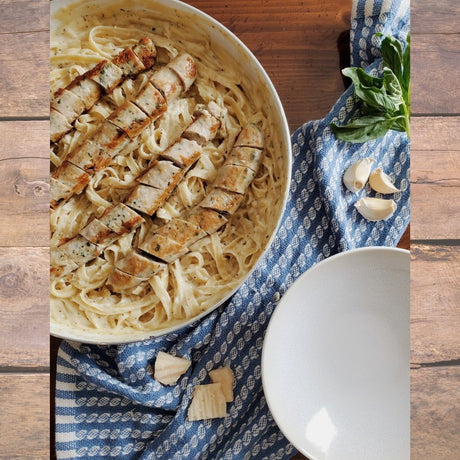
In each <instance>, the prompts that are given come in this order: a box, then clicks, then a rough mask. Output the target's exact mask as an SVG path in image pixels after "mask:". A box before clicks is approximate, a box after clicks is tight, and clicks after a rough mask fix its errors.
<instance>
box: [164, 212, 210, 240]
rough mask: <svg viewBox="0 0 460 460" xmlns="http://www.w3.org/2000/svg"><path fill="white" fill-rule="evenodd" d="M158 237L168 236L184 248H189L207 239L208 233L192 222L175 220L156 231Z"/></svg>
mask: <svg viewBox="0 0 460 460" xmlns="http://www.w3.org/2000/svg"><path fill="white" fill-rule="evenodd" d="M155 233H156V234H157V235H163V236H167V237H168V238H171V239H172V240H174V241H176V242H177V243H179V244H182V245H183V246H189V245H190V244H193V243H194V242H195V241H198V240H199V239H201V238H203V237H205V236H206V235H207V233H206V232H205V231H204V230H203V229H202V228H200V227H198V226H197V225H195V224H194V223H192V222H187V221H186V220H183V219H179V218H173V219H171V220H170V221H169V222H168V223H166V224H165V225H163V226H162V227H160V228H159V229H158V230H156V231H155Z"/></svg>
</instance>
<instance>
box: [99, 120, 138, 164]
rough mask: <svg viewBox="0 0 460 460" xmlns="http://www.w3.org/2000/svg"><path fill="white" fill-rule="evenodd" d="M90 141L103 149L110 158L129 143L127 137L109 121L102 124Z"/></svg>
mask: <svg viewBox="0 0 460 460" xmlns="http://www.w3.org/2000/svg"><path fill="white" fill-rule="evenodd" d="M91 140H92V141H93V142H94V143H95V144H98V145H100V146H101V147H102V148H104V150H105V151H106V152H107V154H108V155H110V157H111V158H113V157H114V156H116V155H117V154H118V153H119V152H120V151H121V150H122V149H124V148H125V147H126V145H128V143H129V142H130V139H129V137H128V135H127V134H126V133H125V132H124V131H122V130H121V129H120V128H118V127H117V126H115V125H114V124H112V123H110V122H109V121H104V122H103V123H102V125H101V126H100V128H99V129H98V130H97V131H96V133H95V134H94V136H93V137H92V138H91Z"/></svg>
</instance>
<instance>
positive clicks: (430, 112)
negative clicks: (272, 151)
mask: <svg viewBox="0 0 460 460" xmlns="http://www.w3.org/2000/svg"><path fill="white" fill-rule="evenodd" d="M188 3H190V4H192V5H194V6H197V7H198V8H200V9H202V10H204V11H205V12H207V13H209V14H211V15H212V16H214V17H215V18H216V19H218V20H219V21H221V22H222V23H223V24H224V25H226V26H227V27H229V28H230V29H231V30H232V31H233V32H234V33H236V34H237V35H238V36H239V37H240V38H241V39H242V40H243V41H244V42H245V43H246V44H247V45H248V46H249V48H250V49H251V50H252V51H253V52H254V54H255V55H256V56H257V58H258V59H259V60H260V61H261V63H262V64H263V65H264V67H265V69H266V70H267V72H268V74H269V75H270V77H271V79H272V81H273V83H274V84H275V86H276V88H277V90H278V92H279V95H280V97H281V100H282V102H283V105H284V107H285V110H286V114H287V118H288V121H289V124H290V127H291V130H294V129H295V128H296V127H297V126H299V125H300V124H302V123H303V122H305V121H308V120H312V119H318V118H322V117H323V116H324V115H325V114H326V113H327V111H328V110H329V108H330V107H331V105H332V104H333V103H334V102H335V101H336V99H337V98H338V96H339V95H340V94H341V92H342V91H343V83H342V79H341V76H340V72H339V68H340V64H341V63H340V62H339V56H340V54H339V51H338V47H337V43H338V39H339V36H340V34H341V33H343V32H346V31H347V30H348V28H349V16H350V1H349V0H305V1H300V0H252V1H247V0H233V1H223V0H222V1H215V0H189V1H188ZM459 13H460V3H459V2H458V1H457V0H424V1H417V2H413V5H412V41H413V46H412V50H413V51H412V92H413V96H412V100H413V105H412V133H413V134H412V140H411V141H412V147H411V152H412V179H411V191H412V214H411V234H410V247H411V260H412V263H411V362H412V364H411V390H412V392H411V408H412V413H411V420H412V458H413V459H445V460H447V459H454V458H458V449H459V448H460V439H459V437H458V433H459V432H460V423H459V413H460V411H459V407H458V404H459V401H460V385H459V380H460V346H459V338H458V331H459V325H460V314H459V298H460V292H459V282H458V278H459V276H458V275H459V267H460V263H459V235H460V232H459V228H460V219H459V218H458V216H459V210H460V204H459V203H460V200H459V199H458V198H459V197H458V185H459V180H460V171H459V161H458V159H459V154H460V152H459V150H460V137H459V134H458V133H459V127H460V124H459V120H460V112H459V89H458V81H459V68H460V58H459V54H458V50H459V49H460V35H459V32H460V24H459V23H458V18H459V17H460V16H459ZM0 37H1V42H0V212H1V216H2V218H1V223H2V225H0V241H1V242H2V243H1V244H0V304H1V310H2V314H3V320H2V322H1V323H0V407H2V415H1V416H0V433H1V436H0V459H2V458H5V459H14V458H17V459H21V460H27V459H34V460H37V459H44V458H48V457H49V455H50V451H51V452H53V448H52V445H53V436H52V434H51V436H50V423H52V422H50V419H51V417H50V410H49V407H50V394H51V396H52V395H53V380H54V379H53V377H54V375H55V368H54V365H55V355H56V350H57V345H58V341H57V340H55V339H53V340H52V341H51V353H50V341H49V322H48V314H49V299H48V265H49V250H48V229H49V227H48V225H49V217H48V216H49V214H48V209H49V208H48V203H49V195H48V190H49V186H48V173H49V163H48V129H49V122H48V118H49V88H48V70H49V66H48V44H49V43H48V40H49V1H48V0H2V1H1V2H0ZM342 54H343V53H342ZM345 54H346V53H345ZM400 246H402V247H406V248H408V247H409V233H408V232H406V234H405V237H404V238H403V240H402V241H401V243H400ZM50 376H51V385H50ZM51 402H52V399H51ZM51 426H52V425H51ZM52 431H53V430H52V429H51V433H52ZM50 446H51V447H50ZM295 458H296V459H300V458H304V457H302V456H301V455H297V456H296V457H295Z"/></svg>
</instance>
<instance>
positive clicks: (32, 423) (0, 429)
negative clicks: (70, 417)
mask: <svg viewBox="0 0 460 460" xmlns="http://www.w3.org/2000/svg"><path fill="white" fill-rule="evenodd" d="M48 405H49V376H48V375H47V374H21V373H16V374H0V407H2V415H1V417H0V433H1V434H2V435H1V436H0V459H5V460H13V459H17V460H45V459H48V458H49V456H50V447H49V428H50V426H49V417H48Z"/></svg>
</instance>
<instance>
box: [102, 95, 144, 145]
mask: <svg viewBox="0 0 460 460" xmlns="http://www.w3.org/2000/svg"><path fill="white" fill-rule="evenodd" d="M107 121H109V122H110V123H113V124H114V125H115V126H117V127H118V128H120V129H122V130H123V131H124V132H125V133H126V134H127V135H128V137H129V138H130V139H134V138H135V137H137V136H138V135H139V134H140V132H141V131H142V130H143V129H144V128H145V127H146V126H147V125H149V124H150V122H151V121H152V120H151V119H150V118H149V117H148V116H147V115H146V114H145V113H144V112H143V111H142V110H141V109H140V108H139V107H138V106H137V105H135V104H133V103H132V102H131V101H126V102H125V103H124V104H123V105H121V107H119V108H118V109H117V110H115V111H114V112H113V113H112V114H111V115H110V116H109V117H108V118H107Z"/></svg>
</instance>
